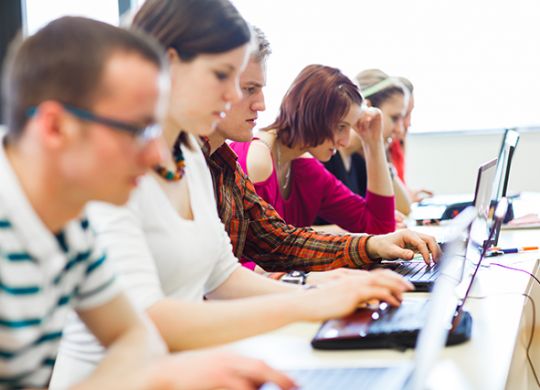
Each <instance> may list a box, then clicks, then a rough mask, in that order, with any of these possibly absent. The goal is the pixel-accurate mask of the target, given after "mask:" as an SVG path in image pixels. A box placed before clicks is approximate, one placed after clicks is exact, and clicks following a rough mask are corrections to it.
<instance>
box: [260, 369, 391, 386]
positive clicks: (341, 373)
mask: <svg viewBox="0 0 540 390" xmlns="http://www.w3.org/2000/svg"><path fill="white" fill-rule="evenodd" d="M394 369H395V368H393V367H354V368H351V367H347V368H316V369H304V370H289V371H287V374H288V375H290V376H291V377H292V378H294V380H295V381H296V383H297V384H298V385H299V386H300V389H302V390H336V389H369V388H371V386H373V385H376V384H377V383H378V382H379V381H380V380H381V377H382V376H383V375H389V374H390V373H389V372H388V371H391V370H394ZM277 388H278V387H277V386H275V385H273V384H266V385H264V386H263V387H261V389H264V390H274V389H277Z"/></svg>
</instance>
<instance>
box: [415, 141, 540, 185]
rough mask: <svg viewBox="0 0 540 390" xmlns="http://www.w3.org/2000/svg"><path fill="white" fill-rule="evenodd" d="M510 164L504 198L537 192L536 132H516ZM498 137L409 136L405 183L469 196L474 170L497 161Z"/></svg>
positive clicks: (539, 182) (539, 158)
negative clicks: (515, 142) (521, 193)
mask: <svg viewBox="0 0 540 390" xmlns="http://www.w3.org/2000/svg"><path fill="white" fill-rule="evenodd" d="M520 133H521V138H520V140H519V144H518V147H517V149H516V154H515V156H514V159H513V161H512V167H511V173H510V179H509V182H508V194H512V193H516V192H521V191H537V192H540V131H529V132H527V131H520ZM501 140H502V133H501V132H498V131H492V132H483V133H478V132H473V133H468V134H467V133H463V132H449V133H429V134H410V135H409V138H408V141H407V142H408V144H407V156H406V159H407V160H406V161H407V182H408V184H409V185H410V186H411V187H413V188H414V187H416V188H420V187H424V188H428V189H433V190H434V191H435V192H437V193H439V194H452V193H467V192H469V193H472V192H473V191H474V186H475V183H476V173H477V169H478V166H479V165H480V164H481V163H482V162H485V161H487V160H490V159H492V158H495V157H497V154H498V152H499V147H500V144H501Z"/></svg>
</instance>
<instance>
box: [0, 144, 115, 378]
mask: <svg viewBox="0 0 540 390" xmlns="http://www.w3.org/2000/svg"><path fill="white" fill-rule="evenodd" d="M2 145H3V143H2ZM105 259H106V257H105V256H104V255H102V254H100V253H98V252H97V250H95V249H94V244H93V233H92V232H91V231H90V230H89V228H88V223H87V222H86V220H84V219H82V220H75V221H71V222H70V223H68V224H67V225H66V226H65V228H64V229H63V230H62V232H60V233H59V234H57V235H54V234H52V233H51V232H50V231H49V230H48V229H47V228H46V227H45V225H44V224H43V222H42V221H41V220H40V219H39V217H38V216H37V215H36V213H35V211H34V210H33V208H32V206H31V204H30V203H29V201H28V199H27V198H26V196H25V194H24V192H23V190H22V188H21V187H20V184H19V182H18V180H17V177H16V175H15V173H14V172H13V170H12V168H11V165H10V164H9V162H8V160H7V158H6V156H5V152H4V148H3V147H2V146H1V145H0V387H9V388H13V387H44V386H47V384H48V382H49V379H50V376H51V372H52V367H53V365H54V362H55V359H56V355H57V353H58V345H59V341H60V338H61V336H62V330H63V328H64V325H65V322H66V318H67V315H68V313H69V312H70V309H71V308H74V309H76V310H86V309H91V308H95V307H97V306H99V305H102V304H104V303H106V302H107V301H109V300H110V299H112V298H113V297H114V296H116V294H117V293H118V289H117V287H116V282H115V280H114V276H113V274H112V273H111V272H110V271H109V268H108V266H105V264H106V262H105Z"/></svg>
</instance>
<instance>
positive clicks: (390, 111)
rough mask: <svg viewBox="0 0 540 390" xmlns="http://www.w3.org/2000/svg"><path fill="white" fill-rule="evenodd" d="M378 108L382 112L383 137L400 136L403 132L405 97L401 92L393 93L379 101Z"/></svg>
mask: <svg viewBox="0 0 540 390" xmlns="http://www.w3.org/2000/svg"><path fill="white" fill-rule="evenodd" d="M379 109H380V110H381V111H382V114H383V138H384V139H385V140H387V139H388V138H391V137H393V136H394V135H395V136H396V137H398V138H399V137H401V136H403V134H404V127H403V117H404V114H405V99H404V97H403V95H401V94H397V93H396V94H394V95H392V96H390V97H389V98H388V99H386V100H385V101H384V102H382V103H381V105H380V107H379Z"/></svg>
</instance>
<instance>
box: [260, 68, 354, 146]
mask: <svg viewBox="0 0 540 390" xmlns="http://www.w3.org/2000/svg"><path fill="white" fill-rule="evenodd" d="M362 101H363V98H362V95H361V94H360V91H359V89H358V87H357V86H356V84H354V83H353V82H352V81H351V80H350V79H349V78H348V77H347V76H345V75H344V74H343V73H341V71H340V70H339V69H336V68H331V67H329V66H324V65H308V66H306V67H305V68H304V69H303V70H302V71H301V72H300V74H299V75H298V76H297V77H296V79H295V80H294V81H293V83H292V85H291V86H290V88H289V90H288V91H287V93H286V94H285V96H284V97H283V101H282V102H281V107H280V112H279V115H278V117H277V118H276V120H275V121H274V123H272V124H271V125H269V126H267V127H266V128H264V129H263V130H271V129H276V131H277V138H278V140H279V141H280V142H282V143H283V144H284V145H286V146H288V147H294V146H299V145H300V146H301V147H316V146H318V145H320V144H322V143H323V142H324V141H326V140H327V139H333V138H334V130H335V128H336V127H337V125H338V123H339V121H340V120H341V119H342V118H343V117H344V116H345V115H346V114H347V112H348V111H349V109H350V107H351V104H352V103H356V104H358V105H361V104H362Z"/></svg>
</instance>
